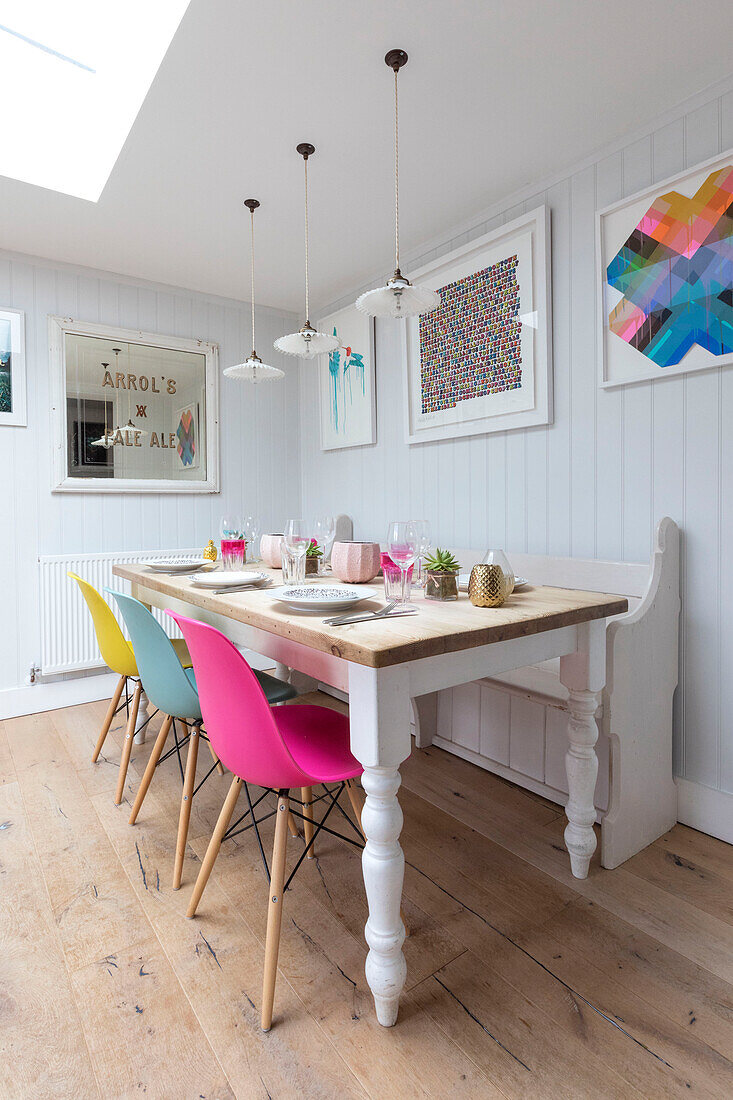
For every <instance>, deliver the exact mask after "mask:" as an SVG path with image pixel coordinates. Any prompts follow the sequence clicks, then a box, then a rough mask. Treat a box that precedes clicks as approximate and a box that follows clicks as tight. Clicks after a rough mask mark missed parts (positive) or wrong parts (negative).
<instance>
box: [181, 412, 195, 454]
mask: <svg viewBox="0 0 733 1100" xmlns="http://www.w3.org/2000/svg"><path fill="white" fill-rule="evenodd" d="M176 435H177V437H178V445H177V447H176V450H177V451H178V457H179V458H180V460H181V462H182V463H183V465H184V466H191V465H192V464H193V460H194V458H195V457H196V421H195V418H194V415H193V409H186V410H185V411H184V412H182V413H181V419H180V420H179V422H178V427H177V428H176Z"/></svg>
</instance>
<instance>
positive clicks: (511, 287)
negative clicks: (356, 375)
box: [420, 255, 522, 413]
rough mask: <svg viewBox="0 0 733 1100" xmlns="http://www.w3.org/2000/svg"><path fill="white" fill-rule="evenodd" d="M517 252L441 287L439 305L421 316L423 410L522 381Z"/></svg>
mask: <svg viewBox="0 0 733 1100" xmlns="http://www.w3.org/2000/svg"><path fill="white" fill-rule="evenodd" d="M518 267H519V258H518V256H516V255H512V256H507V257H506V258H505V259H503V260H499V262H498V263H495V264H491V266H490V267H485V268H483V270H481V271H477V272H475V273H474V274H473V275H467V276H466V277H465V278H463V279H458V280H457V281H456V282H454V283H449V284H448V285H447V286H444V287H441V288H440V306H439V307H438V308H437V309H436V310H433V312H432V313H427V314H424V315H423V316H422V317H420V382H421V385H420V394H421V407H422V412H423V413H437V412H443V411H445V410H446V409H452V408H455V406H456V405H457V404H458V402H460V401H469V400H471V399H472V398H476V397H491V396H494V395H496V394H499V393H504V392H506V391H507V390H516V389H519V388H520V387H521V385H522V323H521V321H520V319H519V298H520V295H519V284H518V281H517V269H518Z"/></svg>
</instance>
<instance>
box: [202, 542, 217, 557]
mask: <svg viewBox="0 0 733 1100" xmlns="http://www.w3.org/2000/svg"><path fill="white" fill-rule="evenodd" d="M216 556H217V550H216V547H215V546H214V540H213V539H209V545H208V546H207V547H206V549H205V550H204V553H203V557H205V558H206V560H207V561H216Z"/></svg>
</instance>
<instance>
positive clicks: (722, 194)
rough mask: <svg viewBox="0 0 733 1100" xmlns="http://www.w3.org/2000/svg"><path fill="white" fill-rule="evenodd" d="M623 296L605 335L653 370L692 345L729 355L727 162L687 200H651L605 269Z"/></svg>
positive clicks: (730, 180)
mask: <svg viewBox="0 0 733 1100" xmlns="http://www.w3.org/2000/svg"><path fill="white" fill-rule="evenodd" d="M606 276H607V279H608V283H609V285H610V286H612V287H614V288H615V289H616V290H618V291H620V292H621V294H623V298H622V299H621V301H620V302H619V303H618V305H617V306H616V307H615V308H614V309H613V310H611V312H610V314H609V315H608V325H609V328H610V330H611V332H613V333H615V334H616V335H617V336H619V337H621V339H622V340H625V341H626V342H627V343H628V344H629V345H631V347H633V348H636V350H637V351H640V352H641V353H642V354H643V355H645V356H647V358H648V359H650V360H651V361H652V362H653V363H656V364H657V366H659V367H670V366H673V365H675V364H677V363H680V362H681V361H682V359H683V358H684V357H685V355H687V353H688V352H689V351H690V349H691V348H692V347H693V345H695V344H697V345H699V346H700V347H701V348H704V349H705V350H706V351H708V352H710V354H711V355H715V356H721V355H727V354H729V353H731V352H733V165H727V166H725V167H723V168H719V169H717V170H716V171H714V172H712V173H711V174H710V175H709V176H708V177H707V179H706V180H705V182H704V183H703V184H702V185H701V186H700V187H699V188H698V190H697V191H696V192H695V194H694V195H693V196H692V198H687V197H686V196H685V195H682V194H680V193H679V192H677V191H669V192H668V193H667V194H664V195H660V196H659V197H658V198H656V199H654V201H653V202H652V205H651V206H650V207H649V209H648V210H647V212H646V213H645V214H644V216H643V218H642V219H641V221H640V222H639V223H638V225H637V226H636V228H635V229H634V231H633V233H632V234H631V236H630V237H629V238H628V239H627V240H626V241H625V243H624V244H623V245H622V247H621V248H620V249H619V251H618V252H617V253H616V255H615V256H614V257H613V259H612V260H611V262H610V263H609V265H608V268H607V270H606Z"/></svg>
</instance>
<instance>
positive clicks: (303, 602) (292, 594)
mask: <svg viewBox="0 0 733 1100" xmlns="http://www.w3.org/2000/svg"><path fill="white" fill-rule="evenodd" d="M270 595H271V596H272V598H273V599H274V600H279V602H280V603H285V604H287V605H288V607H293V608H295V609H296V610H297V611H346V610H347V609H348V608H349V607H354V606H355V605H356V604H358V603H361V602H362V600H371V599H373V598H374V597H375V596H376V595H378V593H377V591H376V589H374V588H364V587H363V586H361V585H360V586H359V587H358V588H353V587H352V586H351V585H346V584H307V585H306V584H284V585H282V586H281V587H280V588H275V589H273V591H272V592H271V593H270Z"/></svg>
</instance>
